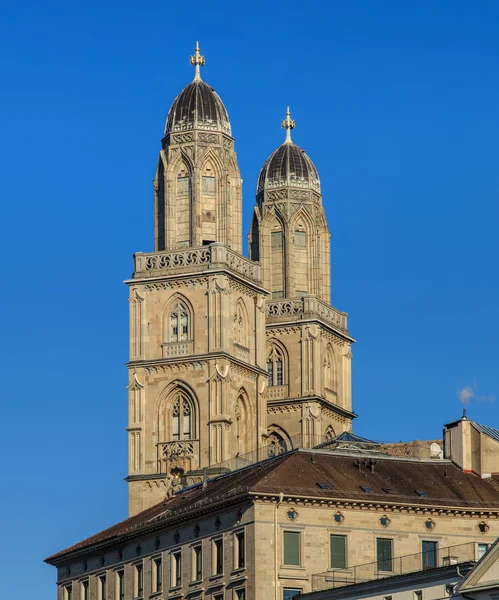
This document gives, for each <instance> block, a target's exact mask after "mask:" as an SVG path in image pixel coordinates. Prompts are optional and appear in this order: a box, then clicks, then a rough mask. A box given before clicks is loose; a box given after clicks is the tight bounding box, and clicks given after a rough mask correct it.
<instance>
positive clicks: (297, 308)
mask: <svg viewBox="0 0 499 600" xmlns="http://www.w3.org/2000/svg"><path fill="white" fill-rule="evenodd" d="M266 314H267V317H268V320H269V322H270V323H272V322H276V321H289V320H296V319H297V318H299V319H309V318H314V317H315V318H319V319H321V320H322V321H324V322H326V323H328V324H329V325H332V326H333V327H335V328H336V329H340V330H341V331H344V332H347V314H346V313H344V312H341V311H339V310H337V309H336V308H333V307H332V306H330V305H329V304H327V302H323V301H322V300H319V298H316V297H315V296H302V297H301V298H290V299H286V298H285V299H283V300H267V303H266Z"/></svg>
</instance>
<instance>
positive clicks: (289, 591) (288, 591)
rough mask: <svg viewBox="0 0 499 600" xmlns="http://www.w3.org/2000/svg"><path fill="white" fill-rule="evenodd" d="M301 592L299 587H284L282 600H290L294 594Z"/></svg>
mask: <svg viewBox="0 0 499 600" xmlns="http://www.w3.org/2000/svg"><path fill="white" fill-rule="evenodd" d="M298 594H301V589H298V588H284V589H283V591H282V600H292V598H294V597H295V596H298Z"/></svg>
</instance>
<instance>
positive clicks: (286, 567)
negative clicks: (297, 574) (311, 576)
mask: <svg viewBox="0 0 499 600" xmlns="http://www.w3.org/2000/svg"><path fill="white" fill-rule="evenodd" d="M279 568H280V569H281V570H289V571H305V567H302V566H300V565H281V566H280V567H279Z"/></svg>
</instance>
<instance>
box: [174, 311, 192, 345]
mask: <svg viewBox="0 0 499 600" xmlns="http://www.w3.org/2000/svg"><path fill="white" fill-rule="evenodd" d="M190 321H191V320H190V315H189V311H188V310H187V307H186V306H184V304H183V303H182V302H177V303H176V304H175V305H174V307H173V309H172V311H171V313H170V326H169V327H170V330H169V334H170V335H169V338H170V342H187V341H188V340H190V339H191V328H192V325H191V322H190Z"/></svg>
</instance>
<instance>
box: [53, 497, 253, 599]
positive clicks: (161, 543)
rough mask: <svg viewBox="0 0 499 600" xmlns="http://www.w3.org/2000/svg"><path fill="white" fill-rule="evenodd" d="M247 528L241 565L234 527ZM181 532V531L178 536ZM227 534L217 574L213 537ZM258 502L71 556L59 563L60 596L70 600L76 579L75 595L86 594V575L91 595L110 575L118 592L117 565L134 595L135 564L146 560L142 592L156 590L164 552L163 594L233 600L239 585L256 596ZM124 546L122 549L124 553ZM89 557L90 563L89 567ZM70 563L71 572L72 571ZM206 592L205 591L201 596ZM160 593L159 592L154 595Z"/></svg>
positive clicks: (111, 593) (111, 590)
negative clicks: (176, 556) (197, 561)
mask: <svg viewBox="0 0 499 600" xmlns="http://www.w3.org/2000/svg"><path fill="white" fill-rule="evenodd" d="M237 532H244V536H245V546H246V562H245V567H244V568H243V569H238V568H236V565H235V563H234V559H235V551H234V542H235V538H234V536H235V533H237ZM177 536H178V537H177ZM214 539H222V540H223V551H224V556H223V559H224V560H223V565H224V566H223V574H222V575H215V574H214V572H213V569H212V564H213V562H212V561H213V554H212V552H213V540H214ZM256 543H257V540H256V539H255V536H254V526H253V508H252V506H251V505H248V504H246V505H242V506H240V507H236V508H227V509H226V510H225V511H221V512H217V511H213V512H212V513H211V514H208V515H205V516H203V517H199V519H197V520H196V521H195V522H194V521H190V522H188V523H186V524H184V525H179V526H178V527H176V528H175V527H170V528H169V529H166V530H163V531H158V532H157V533H156V534H155V535H152V536H149V537H145V538H142V539H140V540H134V541H132V542H128V543H124V544H122V545H120V546H119V548H118V547H113V548H110V549H107V550H104V551H102V552H99V553H96V554H89V555H86V556H85V557H84V558H78V559H77V560H75V561H73V562H70V563H69V564H68V566H65V567H61V568H59V569H58V599H59V600H66V598H65V597H64V588H65V587H66V586H68V585H70V584H71V583H72V585H73V600H83V599H82V597H81V594H80V592H81V581H88V582H89V590H90V600H100V598H98V595H97V586H98V577H99V576H100V575H103V574H106V575H107V592H108V594H107V599H106V600H115V598H116V593H117V590H116V581H117V579H116V571H117V570H121V569H124V571H125V598H126V599H127V600H128V599H129V598H135V597H136V594H135V591H134V587H135V586H134V584H135V581H134V578H135V572H134V569H135V565H137V564H141V565H142V566H143V570H144V571H143V572H144V592H143V597H144V598H149V597H150V595H152V594H154V592H153V588H152V576H151V575H152V569H153V565H152V561H153V560H154V559H156V558H159V557H161V559H162V574H163V592H162V595H161V594H159V595H158V597H160V598H162V597H173V598H184V597H186V596H187V595H192V596H193V597H200V596H201V597H206V598H210V597H211V595H212V594H213V593H215V592H218V593H219V592H220V591H221V592H222V593H224V594H225V596H224V598H225V599H226V600H232V594H233V591H234V590H235V589H238V588H241V587H243V588H245V589H246V594H247V596H246V597H247V599H248V600H256V599H257V598H259V596H257V595H256V592H255V570H254V559H253V557H254V556H255V554H256V552H255V544H256ZM197 545H201V546H202V554H203V576H202V579H201V580H200V581H197V582H193V576H192V573H193V550H192V549H193V547H194V546H197ZM178 551H180V552H181V554H182V585H181V586H180V588H176V590H175V591H170V590H171V587H172V586H171V579H170V578H171V569H172V555H173V553H174V552H178ZM120 552H121V555H120ZM85 562H86V568H85ZM68 568H69V569H70V572H69V573H68ZM203 592H204V593H205V596H202V594H203ZM153 597H155V596H153Z"/></svg>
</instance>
